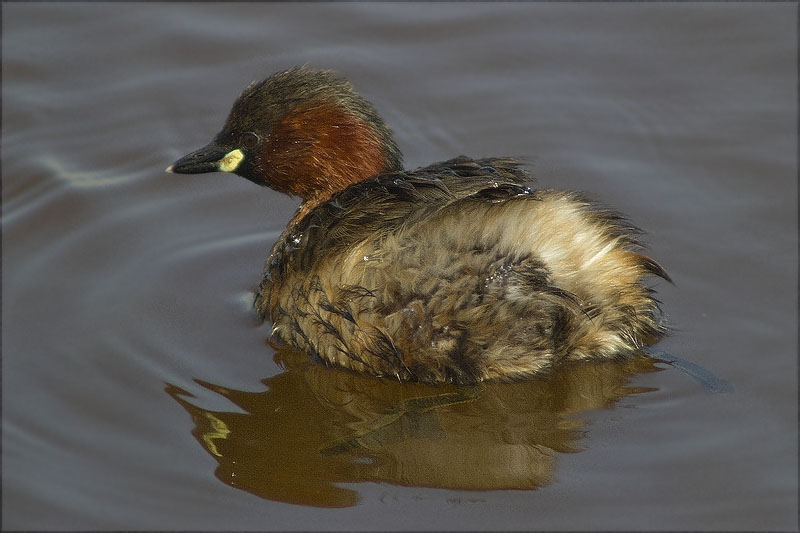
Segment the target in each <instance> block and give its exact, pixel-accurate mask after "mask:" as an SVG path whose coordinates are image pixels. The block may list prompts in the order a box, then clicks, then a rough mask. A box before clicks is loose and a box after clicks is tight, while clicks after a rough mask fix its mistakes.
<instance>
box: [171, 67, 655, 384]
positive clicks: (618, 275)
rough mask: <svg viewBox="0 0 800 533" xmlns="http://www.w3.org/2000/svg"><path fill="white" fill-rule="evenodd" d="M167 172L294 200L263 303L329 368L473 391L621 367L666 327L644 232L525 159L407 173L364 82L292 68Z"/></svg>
mask: <svg viewBox="0 0 800 533" xmlns="http://www.w3.org/2000/svg"><path fill="white" fill-rule="evenodd" d="M167 171H169V172H175V173H182V174H195V173H205V172H232V173H235V174H238V175H239V176H241V177H244V178H246V179H248V180H250V181H252V182H253V183H256V184H258V185H264V186H267V187H270V188H272V189H274V190H276V191H279V192H283V193H287V194H289V195H292V196H298V197H300V198H301V199H302V203H301V204H300V206H299V208H298V210H297V212H296V213H295V215H294V216H293V218H292V219H291V221H290V222H289V223H288V226H287V228H286V229H285V230H284V232H283V234H282V235H281V236H280V237H279V239H278V241H277V242H276V243H275V245H274V246H273V248H272V251H271V253H270V255H269V257H268V259H267V262H266V266H265V268H264V273H263V277H262V279H261V282H260V284H259V287H258V289H257V295H256V300H255V308H256V310H257V312H258V313H259V314H260V315H261V316H263V317H264V318H265V319H269V320H271V322H272V335H273V337H274V338H275V339H277V340H279V341H281V342H283V343H285V344H286V345H288V346H289V347H292V348H294V349H296V350H299V351H302V352H305V353H308V354H310V355H311V356H312V357H315V358H318V359H319V360H320V361H322V362H324V363H325V364H328V365H333V366H339V367H345V368H349V369H352V370H355V371H359V372H367V373H370V374H373V375H375V376H385V377H390V378H393V379H398V380H401V381H403V380H412V381H421V382H429V383H440V382H447V383H457V384H474V383H478V382H481V381H483V380H493V379H500V380H515V379H521V378H525V377H528V376H533V375H540V374H543V373H546V372H547V371H548V370H550V369H552V368H554V366H556V365H558V364H561V363H564V362H567V361H579V360H591V359H610V358H622V357H625V356H627V355H630V354H633V353H635V352H637V351H639V350H641V349H642V347H644V346H645V345H648V344H652V343H655V342H657V341H658V340H659V338H661V337H662V336H663V335H664V333H665V331H666V328H665V326H664V325H663V320H662V318H661V312H660V308H659V302H658V301H657V300H656V299H655V298H654V291H653V290H652V288H650V287H649V286H648V285H647V284H646V281H647V279H648V278H650V277H652V276H656V277H661V278H664V279H666V280H669V276H668V275H667V273H666V272H665V271H664V269H663V268H662V267H661V266H659V265H658V263H656V262H655V261H654V260H652V259H650V258H649V257H647V256H646V255H643V253H642V250H643V248H642V246H641V244H640V242H639V241H638V237H639V235H640V234H641V232H640V231H639V230H638V229H637V228H636V227H635V226H633V225H632V224H631V223H630V222H629V221H628V220H627V219H626V218H625V217H623V216H622V215H620V214H618V213H617V212H615V211H613V210H610V209H607V208H604V207H601V206H600V205H598V204H596V203H595V202H593V201H591V200H589V199H588V198H586V197H585V196H584V195H583V194H581V193H578V192H570V191H560V190H553V189H534V188H531V187H530V186H529V184H530V183H531V182H532V177H531V176H530V174H529V173H528V172H527V171H526V170H525V169H524V168H523V166H522V164H521V163H520V162H519V161H517V160H515V159H513V158H507V157H488V158H481V159H472V158H469V157H465V156H460V157H456V158H454V159H450V160H448V161H444V162H440V163H434V164H432V165H430V166H426V167H422V168H417V169H414V170H406V169H404V168H403V164H402V156H401V153H400V150H399V149H398V146H397V144H396V143H395V141H394V137H393V134H392V131H391V130H390V129H389V127H388V126H387V125H386V124H385V123H384V121H383V119H382V118H381V117H380V116H379V115H378V113H377V111H376V110H375V108H374V107H373V105H372V104H370V103H369V102H367V101H366V100H365V99H364V98H362V97H361V96H359V95H358V94H357V93H356V92H355V91H354V89H353V87H352V85H351V84H350V83H349V82H347V81H346V80H344V79H342V78H340V77H338V76H337V75H336V74H334V73H332V72H331V71H327V70H317V69H313V68H309V67H295V68H291V69H289V70H286V71H282V72H278V73H276V74H274V75H272V76H270V77H268V78H266V79H265V80H263V81H259V82H253V83H252V84H250V85H249V86H248V87H247V88H246V89H245V90H244V91H243V92H242V94H241V95H240V96H239V97H238V99H236V101H235V102H234V103H233V107H232V109H231V111H230V114H229V115H228V118H227V120H226V122H225V124H224V126H223V128H222V131H220V132H219V133H218V134H217V135H216V137H214V139H213V140H212V141H211V142H210V143H209V144H208V145H207V146H205V147H203V148H200V149H199V150H196V151H194V152H192V153H190V154H189V155H187V156H185V157H183V158H181V159H179V160H178V161H176V162H175V163H173V164H172V165H170V167H168V168H167Z"/></svg>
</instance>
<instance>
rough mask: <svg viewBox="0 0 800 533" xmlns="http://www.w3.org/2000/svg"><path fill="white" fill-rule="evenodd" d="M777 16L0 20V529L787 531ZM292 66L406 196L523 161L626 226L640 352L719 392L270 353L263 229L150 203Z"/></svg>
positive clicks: (788, 301) (788, 136)
mask: <svg viewBox="0 0 800 533" xmlns="http://www.w3.org/2000/svg"><path fill="white" fill-rule="evenodd" d="M797 11H798V10H797V5H796V4H791V3H785V4H784V3H766V4H764V3H760V4H755V3H754V4H746V3H689V4H686V3H664V4H655V3H619V4H616V3H605V2H604V3H589V4H587V3H500V4H494V3H493V4H479V3H469V4H449V3H448V4H425V5H419V4H408V3H391V4H370V3H343V4H325V3H310V4H282V3H252V4H249V3H237V4H211V3H176V4H168V3H155V4H149V3H131V4H126V3H114V4H103V3H4V4H3V5H2V24H3V26H2V82H3V83H2V489H3V490H2V512H3V513H2V526H3V528H5V529H34V530H41V529H68V530H92V529H127V530H146V529H158V530H164V529H183V530H203V529H215V530H245V529H249V530H261V529H346V530H347V529H417V530H419V529H422V530H430V529H495V530H497V529H572V530H574V529H603V530H620V529H628V530H630V529H662V530H663V529H683V530H697V529H746V530H753V529H772V530H796V529H797V527H798V518H797V516H798V515H797V511H798V509H797V486H798V479H797V478H798V476H797V466H798V463H797V452H798V448H797V385H798V383H797V309H798V306H797V303H798V300H797V279H798V277H797V274H798V271H797V259H798V254H797V247H798V233H797V124H798V121H797V66H796V65H797V15H798V13H797ZM303 63H309V64H311V65H314V66H318V67H327V68H334V69H336V70H338V71H340V72H341V73H343V74H344V75H346V76H347V77H348V78H350V79H351V80H352V81H353V82H354V83H355V85H356V87H357V88H358V90H359V91H360V92H361V93H362V94H364V95H365V96H366V97H367V98H368V99H370V100H371V101H372V102H373V103H374V104H375V105H376V107H377V108H378V110H379V111H380V112H381V114H382V115H383V116H384V118H385V119H386V121H387V122H388V123H389V124H390V125H391V126H392V128H393V129H394V131H395V133H396V136H397V139H398V143H399V145H400V147H401V149H402V150H403V152H404V154H405V159H406V165H407V166H408V167H415V166H419V165H422V164H427V163H430V162H433V161H439V160H443V159H447V158H450V157H453V156H455V155H458V154H467V155H471V156H475V157H479V156H491V155H510V156H521V157H526V158H528V159H529V160H530V161H531V162H532V168H533V171H534V173H535V175H536V177H537V179H538V183H539V185H540V186H542V187H555V188H564V189H577V190H583V191H587V192H588V193H589V194H590V195H592V196H594V197H596V198H598V199H599V200H601V201H602V202H604V203H606V204H608V205H611V206H613V207H615V208H618V209H620V210H621V211H623V212H624V213H626V214H627V215H629V216H630V218H631V219H632V220H633V221H634V222H635V223H637V224H638V225H639V226H641V227H642V228H644V229H645V230H646V231H647V232H648V236H647V241H648V242H649V244H650V245H651V250H652V255H653V257H654V258H655V259H657V260H658V261H659V262H660V263H661V264H663V265H664V267H665V268H666V269H667V270H668V272H669V273H670V275H671V276H672V278H673V279H674V280H675V285H674V286H673V285H669V284H666V283H661V284H659V285H657V287H656V288H657V290H658V294H659V298H660V299H661V300H662V302H663V308H664V310H665V312H666V314H667V316H668V318H669V320H670V322H671V324H672V325H673V327H674V328H675V331H674V333H673V334H672V335H671V336H670V337H668V338H667V339H666V340H664V341H663V342H662V343H661V344H660V345H659V346H658V349H660V350H663V351H664V352H666V353H668V354H671V355H672V356H677V357H679V358H681V359H682V360H685V361H688V362H690V363H695V364H698V365H701V366H702V367H704V368H706V369H708V370H709V371H710V372H712V373H713V374H714V375H716V376H718V377H719V378H720V379H724V380H726V381H727V382H729V383H731V384H732V386H733V388H734V392H733V393H728V394H714V393H711V392H709V390H707V389H708V387H707V386H706V387H704V386H703V383H700V382H698V380H696V379H693V378H692V377H691V376H689V375H688V374H687V372H684V371H681V370H680V369H678V368H675V367H671V366H668V365H664V364H663V363H653V362H651V361H649V360H646V359H639V358H637V359H635V360H633V361H631V362H629V363H627V364H597V365H576V366H570V367H567V368H564V369H562V370H561V371H560V372H559V373H557V374H556V375H555V376H553V377H552V378H551V379H547V380H531V381H528V382H523V383H514V384H486V385H483V386H481V387H476V388H469V387H466V388H454V387H427V386H422V385H400V384H397V383H393V382H390V381H382V380H376V379H372V378H367V377H364V376H358V375H354V374H351V373H348V372H343V371H337V370H331V369H326V368H323V367H320V366H317V365H315V364H313V363H312V362H311V361H310V360H309V359H308V358H306V357H305V356H303V355H302V354H294V353H290V352H283V351H281V352H277V353H276V351H275V350H274V349H273V348H271V347H270V346H269V345H268V344H267V343H266V339H267V335H268V331H269V330H268V327H263V326H262V325H260V324H259V323H258V321H257V320H256V317H255V316H254V313H253V310H252V307H251V303H252V296H253V295H252V290H253V288H254V287H255V285H256V282H257V280H258V278H259V275H260V272H261V267H262V265H263V261H264V259H265V258H266V255H267V252H268V250H269V249H270V247H271V245H272V244H273V242H274V241H275V239H276V238H277V236H278V235H279V233H280V231H281V230H282V229H283V227H284V226H285V224H286V222H287V221H288V219H289V217H290V216H291V214H292V212H293V210H294V209H295V207H296V205H297V204H296V201H295V200H293V199H290V198H287V197H283V196H281V195H278V194H277V193H274V192H272V191H269V190H267V189H259V188H257V187H255V186H254V185H253V184H251V183H249V182H246V181H245V180H242V179H241V178H237V177H235V176H231V175H224V174H218V175H213V176H212V175H209V176H180V175H168V174H165V173H164V171H163V169H164V168H165V167H166V166H167V165H168V164H169V163H171V162H172V161H174V160H175V159H177V158H178V157H179V156H181V155H183V154H184V153H186V152H188V151H189V150H192V149H194V148H197V147H199V146H200V145H202V144H203V143H205V142H207V141H208V140H209V139H210V138H211V136H213V135H214V134H215V133H216V132H217V131H218V130H219V129H220V127H221V125H222V123H223V121H224V119H225V116H226V115H227V112H228V109H229V105H230V103H231V102H232V101H233V99H234V98H235V97H236V95H238V93H239V91H241V89H242V88H243V87H244V86H245V85H246V84H247V83H249V82H250V81H252V80H254V79H259V78H262V77H264V76H266V75H268V74H269V73H271V72H274V71H276V70H278V69H281V68H285V67H288V66H292V65H296V64H303ZM683 367H684V368H690V367H687V365H683ZM659 368H660V369H663V370H662V371H659V372H654V371H653V370H656V369H659ZM701 381H702V380H701ZM705 384H706V385H708V384H709V381H708V380H705ZM574 452H578V453H574Z"/></svg>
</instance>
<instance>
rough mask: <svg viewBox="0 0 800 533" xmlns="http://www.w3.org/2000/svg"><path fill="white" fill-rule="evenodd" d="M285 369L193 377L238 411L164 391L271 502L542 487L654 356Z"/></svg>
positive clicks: (287, 357) (345, 501) (300, 361)
mask: <svg viewBox="0 0 800 533" xmlns="http://www.w3.org/2000/svg"><path fill="white" fill-rule="evenodd" d="M275 359H276V361H277V362H278V363H279V364H281V365H282V366H283V367H284V368H285V372H283V373H281V374H278V375H276V376H274V377H271V378H268V379H265V380H264V381H263V383H264V385H266V386H267V390H265V391H262V392H245V391H237V390H232V389H229V388H226V387H223V386H220V385H215V384H213V383H208V382H205V381H200V380H197V383H198V384H200V385H201V386H202V387H204V388H206V389H208V390H211V391H213V392H215V393H217V394H219V395H221V396H223V397H225V398H226V399H228V400H229V401H231V402H232V403H233V404H235V405H236V406H238V407H239V408H240V409H241V411H240V412H220V411H211V410H207V409H203V408H202V407H200V406H198V405H195V404H194V403H192V402H191V401H190V398H192V397H193V396H192V394H191V393H189V392H187V391H185V390H182V389H180V388H179V387H176V386H173V385H168V386H167V392H168V393H169V394H170V396H172V398H174V399H175V401H177V402H178V403H179V404H180V405H181V406H183V408H184V409H186V411H187V412H188V413H189V414H190V415H191V416H192V419H193V421H194V424H195V429H194V430H193V435H194V436H195V438H196V439H197V441H198V442H199V443H200V444H201V445H202V446H203V448H204V449H205V450H206V451H208V453H209V454H211V456H212V457H214V459H216V460H217V462H218V463H219V466H218V468H217V470H216V476H217V477H218V478H219V479H220V480H222V481H223V482H224V483H227V484H228V485H230V486H232V487H236V488H238V489H242V490H245V491H248V492H251V493H253V494H255V495H257V496H260V497H262V498H267V499H269V500H275V501H281V502H288V503H294V504H303V505H312V506H318V507H347V506H351V505H355V504H356V503H357V502H358V499H359V495H358V493H357V491H355V490H353V489H351V488H345V487H342V486H340V485H342V484H352V483H359V482H385V483H393V484H399V485H406V486H420V487H422V486H424V487H438V488H448V489H467V490H494V489H535V488H537V487H541V486H543V485H546V484H548V483H550V482H551V481H552V479H553V478H552V472H553V467H554V463H555V459H556V455H557V453H570V452H577V451H580V443H579V441H580V439H581V437H582V435H583V432H584V426H585V423H584V422H583V421H581V420H580V419H579V418H578V416H577V415H578V414H579V413H581V412H585V411H588V410H593V409H602V408H608V407H610V406H612V405H613V404H614V403H615V402H616V401H617V400H619V399H620V398H622V397H624V396H627V395H629V394H636V393H642V392H647V391H650V390H654V389H648V388H643V387H632V386H630V385H628V382H629V380H630V378H631V377H632V376H633V375H635V374H638V373H642V372H652V371H656V370H659V369H658V368H657V367H655V366H654V365H653V361H652V359H649V358H647V357H644V356H641V357H634V358H632V359H630V360H627V361H623V362H608V361H606V362H597V363H579V364H574V365H567V366H565V367H564V368H561V369H559V370H558V371H556V372H555V373H553V374H552V375H551V376H549V377H547V378H540V379H531V380H526V381H522V382H516V383H499V382H485V383H482V384H481V385H477V386H454V385H436V386H431V385H423V384H418V383H403V384H401V383H397V382H393V381H390V380H388V379H377V378H374V377H371V376H366V375H360V374H355V373H352V372H349V371H346V370H340V369H335V368H326V367H324V366H322V365H319V364H315V363H313V362H312V361H311V360H310V359H309V358H308V356H306V355H303V354H297V353H294V352H291V351H288V350H279V351H278V353H277V354H276V356H275Z"/></svg>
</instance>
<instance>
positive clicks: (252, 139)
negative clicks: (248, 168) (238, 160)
mask: <svg viewBox="0 0 800 533" xmlns="http://www.w3.org/2000/svg"><path fill="white" fill-rule="evenodd" d="M260 140H261V139H259V138H258V135H256V134H255V133H253V132H251V131H248V132H247V133H245V134H243V135H242V146H244V147H245V148H254V147H255V146H256V145H257V144H258V142H259V141H260Z"/></svg>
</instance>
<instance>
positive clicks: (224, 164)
mask: <svg viewBox="0 0 800 533" xmlns="http://www.w3.org/2000/svg"><path fill="white" fill-rule="evenodd" d="M243 159H244V153H243V152H242V151H241V150H239V149H238V148H237V149H236V150H232V151H230V152H228V153H227V155H225V157H223V158H222V159H220V160H219V169H220V170H221V171H222V172H233V171H234V170H236V169H237V168H238V167H239V163H241V162H242V160H243Z"/></svg>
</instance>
